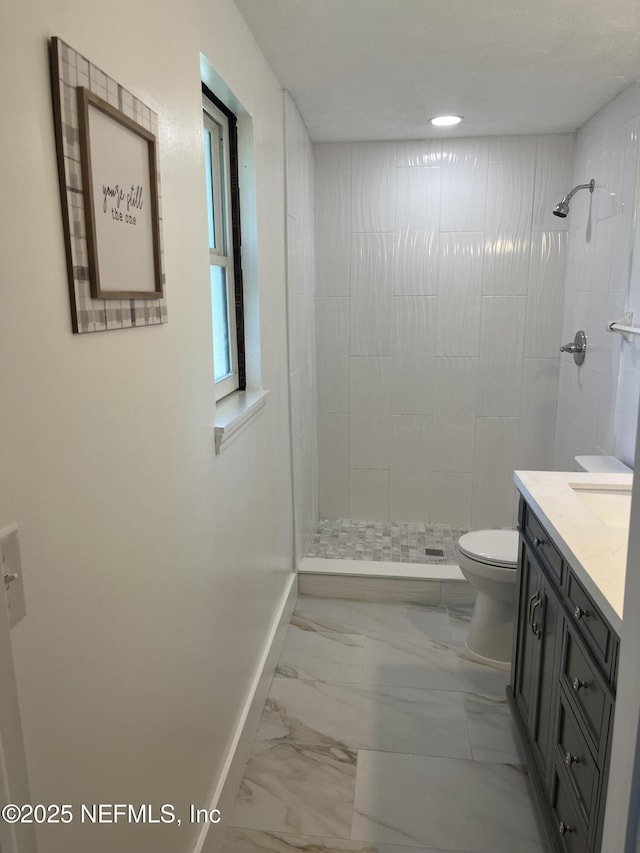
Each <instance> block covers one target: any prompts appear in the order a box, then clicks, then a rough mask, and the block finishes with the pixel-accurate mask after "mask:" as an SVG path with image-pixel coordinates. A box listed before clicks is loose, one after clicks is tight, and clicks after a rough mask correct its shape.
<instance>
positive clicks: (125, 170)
mask: <svg viewBox="0 0 640 853" xmlns="http://www.w3.org/2000/svg"><path fill="white" fill-rule="evenodd" d="M78 114H79V117H80V151H81V159H82V180H83V185H84V205H85V219H86V223H87V241H88V249H89V281H90V285H91V295H92V296H93V297H94V298H97V299H122V298H130V299H135V298H142V299H145V298H148V299H159V298H160V297H161V296H162V278H161V272H160V264H159V245H160V240H159V235H158V216H157V209H158V203H157V187H158V179H157V173H156V139H155V136H154V135H153V134H152V133H149V132H148V131H147V130H145V128H144V127H142V125H139V124H137V122H134V121H132V120H131V119H130V118H128V117H127V116H125V115H124V113H122V112H121V111H119V110H116V109H115V108H114V107H112V106H111V105H110V104H109V103H108V102H107V101H105V100H103V99H102V98H99V97H98V96H97V95H94V94H93V93H92V92H90V91H89V90H88V89H87V88H85V87H84V86H80V87H78Z"/></svg>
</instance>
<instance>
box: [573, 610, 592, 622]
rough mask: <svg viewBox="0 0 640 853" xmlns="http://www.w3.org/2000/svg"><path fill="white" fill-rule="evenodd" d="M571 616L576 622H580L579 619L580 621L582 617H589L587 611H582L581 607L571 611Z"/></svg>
mask: <svg viewBox="0 0 640 853" xmlns="http://www.w3.org/2000/svg"><path fill="white" fill-rule="evenodd" d="M573 615H574V616H575V617H576V619H577V620H578V621H580V619H582V617H583V616H588V615H589V611H588V610H583V609H582V607H576V609H575V610H574V611H573Z"/></svg>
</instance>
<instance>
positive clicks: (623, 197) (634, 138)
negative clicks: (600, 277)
mask: <svg viewBox="0 0 640 853" xmlns="http://www.w3.org/2000/svg"><path fill="white" fill-rule="evenodd" d="M639 138H640V116H638V115H637V116H635V118H633V119H632V120H630V121H627V122H625V123H624V125H623V128H622V144H623V146H624V157H623V161H622V174H621V177H620V195H619V199H618V213H617V216H616V217H615V220H614V222H615V225H614V235H613V238H614V247H613V255H612V259H611V276H610V280H609V290H611V291H619V292H622V293H626V292H627V289H628V287H629V278H630V274H631V253H630V252H629V245H630V244H631V243H632V240H633V233H632V229H633V222H634V214H635V189H636V172H637V169H638V140H639Z"/></svg>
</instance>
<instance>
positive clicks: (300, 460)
mask: <svg viewBox="0 0 640 853" xmlns="http://www.w3.org/2000/svg"><path fill="white" fill-rule="evenodd" d="M284 98H285V104H284V111H285V140H286V142H285V146H286V148H285V150H286V178H287V306H288V312H289V381H290V386H291V390H290V395H291V440H292V458H293V484H294V489H293V491H294V505H295V531H296V560H297V562H299V561H300V560H301V559H302V557H304V555H305V554H306V553H307V550H308V547H309V543H310V541H311V537H312V536H313V534H314V532H315V529H316V525H317V522H318V451H317V430H316V396H317V379H316V346H315V234H314V221H315V210H314V205H315V193H314V181H315V172H314V163H313V147H312V145H311V140H310V139H309V134H308V133H307V128H306V126H305V124H304V122H303V120H302V118H301V116H300V113H299V112H298V109H297V107H296V105H295V102H294V101H293V99H292V98H291V96H290V95H289V94H288V93H287V92H285V95H284Z"/></svg>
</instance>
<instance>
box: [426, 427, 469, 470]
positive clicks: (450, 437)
mask: <svg viewBox="0 0 640 853" xmlns="http://www.w3.org/2000/svg"><path fill="white" fill-rule="evenodd" d="M474 431H475V418H474V417H473V415H466V416H465V415H440V414H437V415H434V416H433V426H432V433H433V465H432V470H433V471H440V472H458V473H471V472H472V471H473V436H474Z"/></svg>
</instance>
